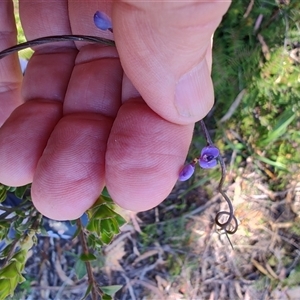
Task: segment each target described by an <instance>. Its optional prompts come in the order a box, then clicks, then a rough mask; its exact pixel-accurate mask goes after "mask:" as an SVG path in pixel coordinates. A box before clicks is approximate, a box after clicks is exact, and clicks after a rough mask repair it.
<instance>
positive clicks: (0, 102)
mask: <svg viewBox="0 0 300 300" xmlns="http://www.w3.org/2000/svg"><path fill="white" fill-rule="evenodd" d="M16 43H17V30H16V24H15V19H14V10H13V2H12V1H10V0H3V1H0V50H4V49H6V48H8V47H11V46H13V45H15V44H16ZM21 81H22V73H21V68H20V64H19V59H18V55H17V54H13V55H10V56H7V57H5V58H3V59H1V60H0V126H1V125H2V124H3V123H4V121H5V120H6V118H7V117H8V116H9V115H10V114H11V112H12V111H13V110H14V109H15V108H16V107H17V106H18V105H20V104H21V97H20V87H21Z"/></svg>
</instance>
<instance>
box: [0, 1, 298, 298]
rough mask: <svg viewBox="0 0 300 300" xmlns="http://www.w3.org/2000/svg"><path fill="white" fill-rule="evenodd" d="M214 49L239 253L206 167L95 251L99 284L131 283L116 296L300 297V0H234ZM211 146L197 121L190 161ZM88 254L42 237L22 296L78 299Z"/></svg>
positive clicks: (218, 116) (215, 123) (217, 113)
mask: <svg viewBox="0 0 300 300" xmlns="http://www.w3.org/2000/svg"><path fill="white" fill-rule="evenodd" d="M17 20H18V16H17ZM19 32H20V35H19V40H20V41H22V39H23V38H24V36H22V31H21V29H20V25H19ZM213 53H214V55H213V58H214V63H213V73H212V77H213V82H214V86H215V98H216V104H215V106H214V108H213V110H212V111H211V112H210V113H209V115H208V116H207V118H206V120H205V122H206V124H207V126H208V128H209V129H210V132H211V135H212V136H213V137H214V141H215V143H216V144H217V146H218V147H219V148H220V149H221V152H222V154H223V157H224V159H225V161H226V164H227V169H228V175H227V181H226V184H227V193H228V195H229V196H230V197H231V199H233V205H234V207H235V214H236V216H237V218H238V220H239V223H240V224H239V229H238V231H237V232H236V234H235V235H233V236H230V239H231V242H232V243H233V245H234V251H233V250H232V249H231V247H230V245H229V243H228V240H227V239H226V237H225V236H224V235H222V234H221V233H220V232H218V231H217V229H216V228H215V226H214V216H215V214H216V212H218V211H219V210H220V209H222V210H223V209H224V210H226V209H227V207H226V205H225V204H224V203H223V201H221V198H220V197H219V196H218V195H217V193H216V188H217V184H218V179H219V171H218V170H216V169H214V170H209V171H208V170H205V171H204V170H198V171H197V174H196V176H194V177H193V178H192V179H191V180H190V181H189V182H184V183H178V184H177V185H176V186H175V188H174V191H173V192H172V194H171V195H170V196H169V197H168V199H166V201H165V202H164V203H162V204H161V205H160V206H158V207H157V208H155V209H153V210H151V211H149V212H145V213H140V214H137V215H135V214H132V213H129V212H125V211H119V213H120V214H121V215H123V216H124V217H125V218H126V219H127V220H128V221H129V223H128V225H126V226H124V227H122V230H121V234H120V235H119V236H118V237H117V239H115V240H114V241H113V242H112V243H111V244H110V245H108V246H105V247H102V246H101V250H100V254H99V252H93V255H94V256H93V257H92V259H91V261H92V271H93V273H94V276H95V279H96V280H97V281H98V282H99V284H101V285H102V286H103V285H121V286H123V287H122V289H121V291H120V292H118V293H117V294H116V299H299V298H297V297H298V295H299V293H300V262H299V261H300V172H299V166H300V151H299V150H300V119H299V114H300V113H299V98H300V85H299V83H300V73H299V67H300V56H299V54H300V2H299V1H289V0H277V1H275V0H260V1H254V0H249V1H244V0H234V1H233V3H232V5H231V8H230V9H229V11H228V13H227V14H226V16H225V17H224V19H223V22H222V24H221V25H220V27H219V29H218V30H217V32H216V33H215V37H214V48H213ZM26 55H27V54H26ZM204 145H205V141H204V139H203V137H202V133H201V130H200V128H199V127H196V128H195V134H194V139H193V143H192V145H191V148H190V153H189V158H188V159H189V160H191V159H192V158H193V157H196V156H197V155H198V154H199V151H200V149H201V148H202V147H203V146H204ZM7 189H8V188H6V190H7ZM17 192H18V193H19V195H21V194H22V195H23V192H24V191H23V190H21V191H20V189H18V190H17ZM106 196H107V195H106ZM1 216H2V215H1ZM1 216H0V217H1ZM22 217H23V218H24V217H25V216H24V215H23V216H22ZM35 218H37V216H36V215H35V214H34V213H32V219H31V221H32V222H33V221H34V220H35ZM2 224H3V223H2ZM91 226H92V225H90V227H91ZM1 230H2V229H1ZM3 230H4V229H3ZM5 230H8V228H6V229H5ZM3 232H4V233H5V232H6V231H3ZM21 233H22V231H20V234H21ZM2 236H3V237H4V235H2ZM27 242H28V241H27ZM90 242H91V244H92V243H95V239H92V241H90ZM26 245H27V244H26ZM94 246H95V245H94ZM94 248H96V247H94ZM98 248H100V247H98ZM81 252H82V247H81V244H80V242H79V241H78V240H77V239H76V238H75V239H73V240H72V241H65V240H53V238H49V237H40V238H39V242H38V243H37V245H36V246H35V247H34V248H33V249H32V250H31V257H30V259H29V260H28V262H27V264H26V268H25V270H27V274H25V275H23V276H24V277H25V278H26V281H25V282H24V283H23V285H22V286H21V287H19V289H18V294H17V298H16V299H27V297H33V299H79V298H78V297H80V295H81V296H82V291H83V290H84V288H87V286H88V285H89V282H88V278H87V276H86V269H85V268H84V264H83V263H82V262H83V261H84V259H83V260H80V259H79V258H78V257H79V254H80V253H81ZM6 254H7V253H6ZM32 254H34V255H32ZM85 259H86V260H89V259H90V258H87V257H85ZM0 272H1V271H0ZM0 277H1V274H0ZM116 289H117V288H116ZM31 299H32V298H31Z"/></svg>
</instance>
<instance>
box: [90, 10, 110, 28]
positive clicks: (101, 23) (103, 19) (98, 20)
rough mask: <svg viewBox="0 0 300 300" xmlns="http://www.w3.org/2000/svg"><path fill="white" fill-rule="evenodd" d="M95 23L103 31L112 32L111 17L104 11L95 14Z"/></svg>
mask: <svg viewBox="0 0 300 300" xmlns="http://www.w3.org/2000/svg"><path fill="white" fill-rule="evenodd" d="M94 23H95V25H96V26H97V27H98V28H99V29H101V30H109V31H111V32H112V23H111V19H110V17H109V16H108V15H107V14H105V13H104V12H102V11H97V12H96V13H95V14H94Z"/></svg>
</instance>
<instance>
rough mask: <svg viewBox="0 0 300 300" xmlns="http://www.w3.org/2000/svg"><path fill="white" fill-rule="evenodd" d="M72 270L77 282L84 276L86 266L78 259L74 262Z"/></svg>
mask: <svg viewBox="0 0 300 300" xmlns="http://www.w3.org/2000/svg"><path fill="white" fill-rule="evenodd" d="M74 269H75V274H76V276H77V278H78V279H79V280H80V279H82V278H83V277H84V276H85V275H86V266H85V263H84V262H83V261H82V260H80V259H78V260H77V261H76V263H75V266H74Z"/></svg>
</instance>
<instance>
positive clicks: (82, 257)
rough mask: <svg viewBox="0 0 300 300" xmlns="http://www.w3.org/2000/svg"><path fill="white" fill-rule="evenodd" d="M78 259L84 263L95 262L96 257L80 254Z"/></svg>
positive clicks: (90, 254) (91, 254)
mask: <svg viewBox="0 0 300 300" xmlns="http://www.w3.org/2000/svg"><path fill="white" fill-rule="evenodd" d="M80 259H81V260H82V261H84V262H86V261H93V260H96V259H97V257H96V256H95V255H94V254H93V253H82V254H81V255H80Z"/></svg>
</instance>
